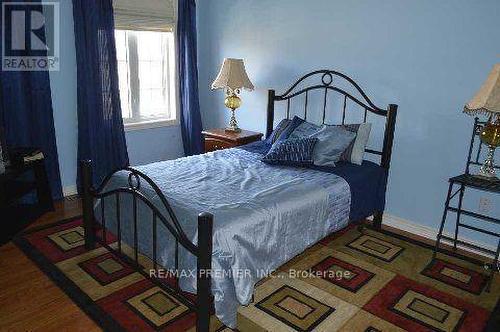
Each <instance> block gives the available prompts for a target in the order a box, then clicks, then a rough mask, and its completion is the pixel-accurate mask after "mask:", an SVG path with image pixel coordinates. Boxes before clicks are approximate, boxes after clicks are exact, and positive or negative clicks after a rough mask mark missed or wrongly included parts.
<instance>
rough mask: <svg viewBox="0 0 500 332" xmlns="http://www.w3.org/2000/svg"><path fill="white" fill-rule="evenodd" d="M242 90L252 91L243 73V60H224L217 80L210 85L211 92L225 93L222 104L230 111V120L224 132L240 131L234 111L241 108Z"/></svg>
mask: <svg viewBox="0 0 500 332" xmlns="http://www.w3.org/2000/svg"><path fill="white" fill-rule="evenodd" d="M242 88H243V89H246V90H248V91H252V90H253V89H254V86H253V84H252V82H250V79H249V78H248V75H247V72H246V71H245V64H244V63H243V59H230V58H225V59H224V63H223V64H222V67H221V69H220V71H219V74H218V75H217V78H216V79H215V81H213V83H212V90H215V89H224V91H225V94H226V98H225V99H224V104H225V105H226V107H227V108H229V109H230V110H231V119H230V120H229V127H227V128H226V131H232V132H240V131H241V129H240V128H238V121H236V116H235V115H234V111H235V110H236V109H237V108H238V107H240V106H241V98H240V96H239V95H240V93H241V89H242Z"/></svg>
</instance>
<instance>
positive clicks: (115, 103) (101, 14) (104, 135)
mask: <svg viewBox="0 0 500 332" xmlns="http://www.w3.org/2000/svg"><path fill="white" fill-rule="evenodd" d="M73 18H74V22H75V44H76V45H75V46H76V62H77V90H78V160H91V161H92V163H93V178H92V181H93V185H94V186H95V185H97V184H99V183H100V182H101V181H102V180H103V178H104V177H105V176H106V175H107V174H108V173H110V172H112V171H114V170H116V169H118V168H122V167H125V166H128V164H129V159H128V153H127V146H126V141H125V131H124V128H123V120H122V113H121V107H120V94H119V89H118V69H117V60H116V47H115V38H114V20H113V6H112V1H111V0H73ZM78 186H79V189H81V174H80V169H78Z"/></svg>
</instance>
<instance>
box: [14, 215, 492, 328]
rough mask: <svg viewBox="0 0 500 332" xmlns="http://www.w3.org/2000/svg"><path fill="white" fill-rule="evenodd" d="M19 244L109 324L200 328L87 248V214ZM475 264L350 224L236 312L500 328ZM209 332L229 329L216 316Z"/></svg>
mask: <svg viewBox="0 0 500 332" xmlns="http://www.w3.org/2000/svg"><path fill="white" fill-rule="evenodd" d="M114 241H116V239H115V238H114V237H113V236H108V237H107V242H108V243H110V244H113V243H114ZM15 243H16V244H17V245H18V246H19V247H20V248H21V249H22V250H23V251H24V252H25V253H26V255H27V256H28V257H30V258H31V259H32V260H33V261H34V262H35V263H36V264H37V265H38V266H39V267H40V269H41V270H43V271H44V272H45V273H46V274H47V275H48V276H49V277H50V278H51V279H52V280H53V281H54V282H55V283H56V284H57V285H58V286H59V287H60V288H61V289H62V290H63V291H64V292H66V294H68V296H69V297H70V298H71V299H72V300H73V301H74V302H75V303H76V304H77V305H79V306H80V308H82V310H83V311H84V312H86V313H87V314H88V315H89V316H90V317H91V318H92V319H93V320H94V321H95V322H96V323H97V324H98V325H100V326H101V327H102V328H103V329H104V330H106V331H108V330H125V331H195V322H196V315H195V313H194V312H192V311H190V310H189V309H188V308H187V307H186V306H184V305H183V304H182V303H181V302H179V301H178V300H176V299H175V297H173V296H172V295H170V294H169V293H168V292H165V291H164V290H163V289H161V288H159V287H157V286H156V285H155V284H153V283H152V282H151V281H149V280H147V279H145V278H144V277H143V276H142V275H141V274H139V273H137V272H136V271H134V269H132V268H131V267H130V266H129V265H128V263H127V262H125V261H123V260H121V259H120V258H118V257H116V256H114V255H113V254H112V253H110V252H109V251H108V250H107V249H105V248H104V247H102V246H97V247H96V248H95V249H94V250H91V251H87V250H85V248H84V246H83V244H84V243H83V228H82V221H81V219H80V218H76V219H73V220H66V221H62V222H59V223H57V224H54V225H50V226H47V227H44V228H39V229H35V230H31V231H29V232H27V233H23V234H22V235H20V236H18V237H17V238H16V239H15ZM141 259H142V260H143V262H147V257H141ZM477 263H478V262H474V261H467V260H464V259H458V258H455V257H452V256H450V255H445V254H443V253H440V254H439V255H438V256H437V259H435V260H432V248H430V247H428V246H426V245H423V244H421V243H418V242H415V241H412V240H409V239H406V238H403V237H399V236H395V235H393V234H387V233H383V232H376V231H373V230H370V229H367V228H358V227H354V226H350V227H348V228H346V229H344V230H342V231H340V232H337V233H335V234H333V235H331V236H329V237H327V238H325V239H323V240H322V241H320V242H319V243H318V244H316V245H314V246H313V247H311V248H309V249H308V250H306V251H305V252H304V253H303V254H301V255H299V256H298V257H296V258H294V259H293V260H291V261H290V262H289V263H287V264H286V265H285V266H283V267H281V268H279V269H278V270H277V271H275V272H274V273H273V274H272V275H271V276H269V277H267V278H266V279H264V280H262V281H261V282H260V283H259V284H258V286H257V287H256V290H255V293H254V300H253V302H252V303H250V304H249V305H248V306H242V307H240V309H239V310H238V330H239V331H243V332H246V331H251V332H254V331H349V332H350V331H373V332H375V331H405V330H406V331H483V330H485V329H488V330H489V329H491V330H492V331H495V330H496V331H498V330H497V328H498V325H496V323H497V322H496V321H497V320H498V312H499V311H498V305H497V302H498V299H499V296H500V278H499V276H498V274H497V275H495V277H494V280H493V281H492V283H491V290H490V292H487V291H486V285H487V281H488V274H487V273H486V272H485V271H484V270H483V269H482V267H481V266H480V265H479V264H477ZM144 266H147V263H145V264H144ZM495 307H497V308H496V309H495ZM211 331H231V330H230V329H229V328H227V327H224V326H223V325H222V324H221V323H220V322H219V321H218V320H217V319H216V318H215V317H213V318H212V320H211Z"/></svg>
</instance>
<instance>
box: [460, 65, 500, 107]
mask: <svg viewBox="0 0 500 332" xmlns="http://www.w3.org/2000/svg"><path fill="white" fill-rule="evenodd" d="M464 112H465V113H467V114H472V115H475V114H480V113H482V114H486V115H492V114H496V115H497V116H500V63H497V64H495V65H494V66H493V69H492V70H491V72H490V74H489V75H488V78H487V79H486V81H485V82H484V83H483V85H482V86H481V88H480V89H479V91H478V92H477V93H476V95H475V96H474V97H473V98H472V99H471V101H469V102H468V103H467V104H466V105H465V107H464Z"/></svg>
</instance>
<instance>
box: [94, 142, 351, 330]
mask: <svg viewBox="0 0 500 332" xmlns="http://www.w3.org/2000/svg"><path fill="white" fill-rule="evenodd" d="M261 157H262V155H261V154H259V153H257V152H256V151H250V150H249V149H248V148H247V149H236V148H235V149H228V150H223V151H216V152H214V153H207V154H203V155H199V156H192V157H187V158H180V159H177V160H172V161H164V162H158V163H153V164H148V165H144V166H140V167H137V168H138V169H139V170H141V171H143V172H144V173H146V174H147V175H148V176H149V177H150V178H151V179H152V180H153V181H154V182H155V183H156V184H157V185H158V186H159V188H160V189H161V191H162V192H163V193H164V195H165V197H166V198H167V200H168V201H169V203H170V204H171V206H172V208H173V210H174V212H175V214H176V216H177V218H178V219H179V221H180V224H181V225H182V227H183V229H184V231H185V233H186V234H187V236H188V238H189V239H192V240H193V241H194V242H196V239H197V215H198V214H199V213H200V212H203V211H207V212H211V213H212V214H213V215H214V231H213V256H212V268H213V269H214V273H213V274H212V293H213V295H214V298H215V309H216V315H217V317H219V319H220V320H221V321H222V322H223V323H224V324H226V325H228V326H230V327H235V326H236V312H237V308H238V306H239V305H240V304H243V305H245V304H248V303H249V302H250V300H251V298H252V294H253V289H254V285H255V283H256V282H257V281H258V280H260V279H261V278H262V277H263V276H264V275H265V273H267V272H270V271H272V270H274V269H276V268H277V267H279V266H280V265H282V264H283V263H285V262H287V261H288V260H290V259H291V258H292V257H294V256H295V255H297V254H299V253H301V252H302V251H304V249H306V248H307V247H309V246H311V245H312V244H314V243H316V242H317V241H318V240H320V239H321V238H323V237H325V236H326V235H328V234H330V233H332V232H334V231H336V230H339V229H341V228H343V227H345V226H346V225H347V223H348V220H349V210H350V205H351V204H350V200H351V194H350V189H349V185H348V183H347V182H346V181H345V180H344V179H343V178H342V177H340V176H337V175H335V174H332V173H329V172H324V171H318V170H312V169H307V168H294V167H280V166H269V165H267V164H265V163H263V162H261V161H260V158H261ZM126 184H127V177H126V176H125V175H124V174H123V173H119V174H117V175H115V176H113V178H112V179H111V182H110V183H109V185H108V186H107V188H105V190H108V189H112V188H114V187H117V186H126ZM141 191H142V192H143V193H144V194H145V195H146V196H148V197H150V198H151V199H152V200H153V201H154V202H155V204H156V205H157V206H158V207H160V206H161V203H160V201H159V199H158V197H156V195H155V193H154V191H152V189H151V188H148V186H145V185H144V184H143V186H142V187H141ZM122 196H124V197H122V199H121V203H120V211H121V216H122V218H121V223H122V227H121V229H122V239H123V241H125V242H126V243H128V244H131V243H133V236H132V234H133V219H132V202H131V197H130V196H129V197H125V196H128V195H126V194H123V195H122ZM114 202H115V200H114V199H112V198H110V199H109V201H108V200H106V202H105V203H106V204H105V217H106V226H107V228H109V229H110V230H111V231H113V230H115V229H116V220H115V216H116V210H115V209H116V206H115V205H114ZM99 214H100V213H99V207H96V215H97V216H99ZM138 216H139V217H138V232H139V236H138V243H139V251H140V252H141V253H143V254H145V255H147V256H149V257H151V256H152V249H151V248H152V237H151V234H152V227H151V224H152V223H151V220H152V215H151V212H150V211H149V210H148V209H146V208H145V206H142V205H139V207H138ZM158 238H159V241H158V261H159V263H160V264H161V265H162V266H164V267H165V268H172V267H173V265H174V254H173V253H174V243H175V242H174V241H173V238H172V236H171V235H170V234H169V233H168V231H167V230H166V229H165V228H164V226H162V227H160V228H159V229H158ZM179 266H180V268H181V269H185V270H186V271H189V270H191V271H193V270H195V268H196V263H195V260H194V257H193V256H192V255H191V254H190V253H188V252H187V251H186V250H182V248H181V250H180V257H179ZM221 272H223V273H221ZM180 284H181V288H183V289H184V290H186V291H192V292H193V291H195V286H196V279H195V278H194V276H187V277H185V278H181V279H180Z"/></svg>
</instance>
